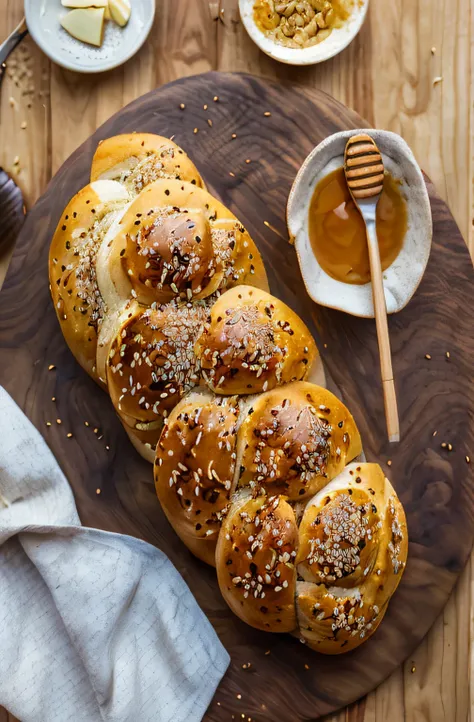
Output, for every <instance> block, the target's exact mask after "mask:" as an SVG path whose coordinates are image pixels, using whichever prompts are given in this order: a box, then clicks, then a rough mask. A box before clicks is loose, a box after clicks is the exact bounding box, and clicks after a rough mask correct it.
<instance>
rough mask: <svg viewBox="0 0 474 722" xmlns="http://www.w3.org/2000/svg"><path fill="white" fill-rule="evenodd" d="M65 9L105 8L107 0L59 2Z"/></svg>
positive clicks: (64, 0)
mask: <svg viewBox="0 0 474 722" xmlns="http://www.w3.org/2000/svg"><path fill="white" fill-rule="evenodd" d="M61 3H62V5H63V7H65V8H92V7H94V8H106V7H107V5H108V3H109V0H61Z"/></svg>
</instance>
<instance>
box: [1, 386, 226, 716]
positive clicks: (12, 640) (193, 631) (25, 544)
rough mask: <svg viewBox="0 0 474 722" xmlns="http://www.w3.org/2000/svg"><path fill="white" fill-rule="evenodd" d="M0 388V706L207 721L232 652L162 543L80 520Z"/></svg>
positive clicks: (38, 443) (37, 441) (45, 453)
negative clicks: (156, 545) (157, 546)
mask: <svg viewBox="0 0 474 722" xmlns="http://www.w3.org/2000/svg"><path fill="white" fill-rule="evenodd" d="M80 523H81V522H80V520H79V517H78V515H77V511H76V507H75V504H74V499H73V495H72V492H71V489H70V487H69V484H68V482H67V481H66V479H65V477H64V475H63V474H62V472H61V471H60V469H59V467H58V465H57V463H56V461H55V459H54V457H53V455H52V454H51V452H50V450H49V449H48V447H47V445H46V444H45V442H44V441H43V439H42V437H41V436H40V434H39V433H38V432H37V431H36V429H35V428H34V427H33V426H32V424H31V423H30V422H29V421H28V419H27V418H26V417H25V416H24V415H23V413H22V412H21V411H20V409H19V408H18V407H17V406H16V404H15V403H14V402H13V401H12V399H11V398H10V397H9V396H8V394H7V393H6V392H5V391H4V389H2V388H1V387H0V705H3V706H4V707H6V708H7V709H8V710H9V711H10V712H12V713H13V714H14V715H15V716H17V717H18V718H19V719H20V720H21V721H22V722H82V721H83V722H96V721H97V722H102V721H103V720H106V721H107V722H109V721H110V722H128V721H129V720H130V721H132V720H133V722H147V721H148V720H150V722H151V720H153V722H165V721H168V720H170V721H171V720H172V721H173V722H180V721H181V720H183V722H184V721H186V722H192V721H194V720H200V719H201V718H202V717H203V715H204V713H205V711H206V709H207V706H208V704H209V702H210V701H211V699H212V696H213V694H214V692H215V689H216V687H217V685H218V683H219V681H220V680H221V678H222V676H223V674H224V673H225V671H226V669H227V666H228V664H229V656H228V654H227V652H226V651H225V649H224V648H223V647H222V645H221V643H220V642H219V640H218V638H217V636H216V634H215V632H214V630H213V628H212V627H211V625H210V624H209V622H208V620H207V619H206V617H205V616H204V614H203V613H202V611H201V610H200V608H199V607H198V605H197V603H196V601H195V599H194V597H193V596H192V594H191V592H190V591H189V589H188V587H187V586H186V584H185V583H184V581H183V579H182V578H181V577H180V575H179V574H178V572H177V571H176V570H175V568H174V567H173V566H172V564H171V562H170V561H169V560H168V559H167V557H166V556H165V555H164V554H163V553H162V552H160V551H159V550H158V549H155V548H154V547H152V546H150V545H149V544H146V543H145V542H142V541H139V540H138V539H134V538H132V537H129V536H122V535H119V534H110V533H108V532H104V531H99V530H97V529H86V528H84V527H81V526H80Z"/></svg>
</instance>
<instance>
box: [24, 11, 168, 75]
mask: <svg viewBox="0 0 474 722" xmlns="http://www.w3.org/2000/svg"><path fill="white" fill-rule="evenodd" d="M135 1H136V0H135ZM39 2H40V0H25V19H26V25H27V27H28V32H29V33H30V35H31V37H32V38H33V40H34V41H35V43H36V44H37V45H38V47H39V48H41V50H42V51H43V53H44V54H45V55H47V56H48V58H49V59H50V60H52V61H53V63H56V65H59V66H60V67H61V68H65V69H66V70H73V71H74V72H76V73H83V74H85V75H94V74H96V73H104V72H106V71H107V70H113V69H114V68H118V67H120V66H121V65H123V64H124V63H126V62H127V61H128V60H130V58H133V56H134V55H136V54H137V53H138V51H139V50H140V48H141V47H142V46H143V44H144V43H145V41H146V39H147V38H148V36H149V34H150V32H151V29H152V27H153V22H154V20H155V13H156V0H149V2H151V4H152V6H153V12H152V13H151V15H150V18H149V19H148V21H147V22H146V24H145V25H144V26H143V29H142V31H141V33H140V34H139V35H138V38H137V40H136V41H135V43H132V44H131V45H130V51H129V52H128V53H126V54H125V55H122V56H120V58H119V59H118V60H116V59H114V58H113V57H112V58H111V59H110V61H103V62H102V64H98V65H97V66H92V67H85V66H82V65H79V64H76V63H73V62H68V61H67V60H66V59H65V58H64V56H63V55H62V54H60V53H57V52H56V51H55V49H54V47H53V46H48V45H47V44H46V43H45V42H44V38H43V36H42V35H41V33H39V32H38V28H37V25H36V22H35V21H34V20H33V19H32V14H31V12H32V11H31V7H32V5H35V4H37V3H39ZM58 3H59V0H58ZM60 9H61V7H59V8H58V10H60ZM63 9H64V8H63Z"/></svg>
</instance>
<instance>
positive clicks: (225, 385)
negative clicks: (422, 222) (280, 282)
mask: <svg viewBox="0 0 474 722" xmlns="http://www.w3.org/2000/svg"><path fill="white" fill-rule="evenodd" d="M196 354H197V355H198V357H199V358H200V361H201V366H202V369H203V372H204V373H203V376H204V377H205V379H206V383H208V385H209V386H210V388H212V390H213V391H215V392H216V393H219V394H229V395H233V394H254V393H259V392H262V391H267V390H270V389H272V388H274V387H275V386H278V385H281V384H285V383H289V382H291V381H300V380H303V379H305V378H306V377H307V376H308V373H309V371H310V370H311V368H312V366H313V364H315V363H319V354H318V350H317V348H316V344H315V342H314V340H313V337H312V336H311V334H310V332H309V330H308V329H307V327H306V325H305V324H304V323H303V321H302V320H301V319H300V318H299V316H297V314H296V313H295V312H294V311H292V310H291V309H290V308H289V307H288V306H287V305H286V304H284V303H283V302H282V301H280V300H279V299H278V298H275V297H274V296H271V295H270V294H269V293H266V292H265V291H263V290H261V289H257V288H252V287H251V286H238V287H236V288H233V289H230V290H229V291H227V292H226V293H224V294H222V296H221V297H220V298H219V299H218V300H217V301H216V302H215V304H214V305H213V307H212V309H211V318H210V323H209V324H208V326H207V327H206V328H205V329H204V331H203V333H202V335H201V337H200V338H199V339H198V341H197V343H196Z"/></svg>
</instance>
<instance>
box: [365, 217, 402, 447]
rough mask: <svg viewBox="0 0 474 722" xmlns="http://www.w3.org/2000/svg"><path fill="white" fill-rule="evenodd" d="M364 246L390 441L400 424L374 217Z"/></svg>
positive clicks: (369, 224) (394, 437) (395, 438)
mask: <svg viewBox="0 0 474 722" xmlns="http://www.w3.org/2000/svg"><path fill="white" fill-rule="evenodd" d="M366 226H367V242H368V243H367V245H368V248H369V260H370V273H371V277H372V293H373V300H374V311H375V323H376V326H377V339H378V344H379V354H380V371H381V376H382V388H383V395H384V404H385V419H386V423H387V432H388V438H389V441H390V442H396V441H400V425H399V421H398V408H397V396H396V393H395V383H394V380H393V369H392V355H391V351H390V337H389V335H388V323H387V306H386V304H385V295H384V290H383V278H382V266H381V263H380V253H379V246H378V241H377V231H376V228H375V219H374V220H372V219H370V220H367V219H366Z"/></svg>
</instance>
